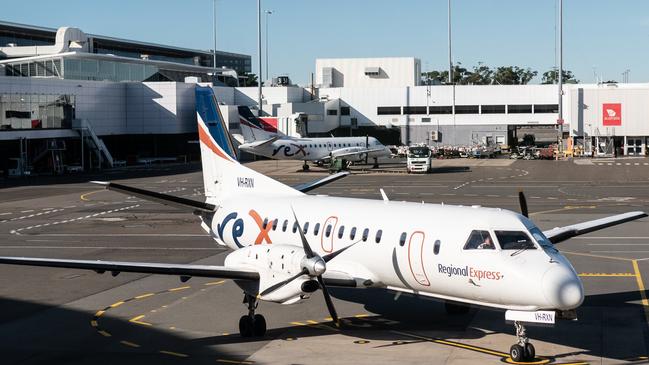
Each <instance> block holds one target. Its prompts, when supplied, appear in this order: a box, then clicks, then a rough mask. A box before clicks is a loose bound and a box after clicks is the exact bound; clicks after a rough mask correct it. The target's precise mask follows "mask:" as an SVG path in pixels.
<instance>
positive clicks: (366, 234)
mask: <svg viewBox="0 0 649 365" xmlns="http://www.w3.org/2000/svg"><path fill="white" fill-rule="evenodd" d="M369 235H370V229H369V228H365V229H364V230H363V242H365V241H367V237H369Z"/></svg>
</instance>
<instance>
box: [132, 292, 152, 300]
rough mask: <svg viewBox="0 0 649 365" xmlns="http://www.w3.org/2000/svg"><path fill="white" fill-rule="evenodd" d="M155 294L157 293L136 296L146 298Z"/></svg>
mask: <svg viewBox="0 0 649 365" xmlns="http://www.w3.org/2000/svg"><path fill="white" fill-rule="evenodd" d="M154 295H155V293H147V294H142V295H138V296H137V297H135V299H144V298H148V297H152V296H154Z"/></svg>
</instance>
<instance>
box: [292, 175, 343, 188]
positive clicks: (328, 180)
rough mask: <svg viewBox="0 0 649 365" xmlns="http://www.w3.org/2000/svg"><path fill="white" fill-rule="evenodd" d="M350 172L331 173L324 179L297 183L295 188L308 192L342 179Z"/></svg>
mask: <svg viewBox="0 0 649 365" xmlns="http://www.w3.org/2000/svg"><path fill="white" fill-rule="evenodd" d="M349 174H350V172H349V171H341V172H339V173H336V174H333V175H329V176H327V177H325V178H322V179H318V180H315V181H311V182H308V183H304V184H299V185H295V186H293V188H294V189H295V190H299V191H301V192H303V193H306V192H308V191H311V190H313V189H315V188H319V187H321V186H324V185H327V184H329V183H332V182H334V181H336V180H340V179H342V178H343V177H345V176H347V175H349Z"/></svg>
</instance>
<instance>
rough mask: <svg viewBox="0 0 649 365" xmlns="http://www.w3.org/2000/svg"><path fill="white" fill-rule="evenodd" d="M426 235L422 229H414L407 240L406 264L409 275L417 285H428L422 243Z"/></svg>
mask: <svg viewBox="0 0 649 365" xmlns="http://www.w3.org/2000/svg"><path fill="white" fill-rule="evenodd" d="M425 241H426V235H425V234H424V232H422V231H415V232H413V233H412V234H411V235H410V238H409V240H408V266H409V270H410V275H411V277H412V278H414V280H415V281H416V282H417V284H419V285H423V286H430V281H429V280H428V275H427V274H426V269H425V263H424V257H425V255H424V243H425Z"/></svg>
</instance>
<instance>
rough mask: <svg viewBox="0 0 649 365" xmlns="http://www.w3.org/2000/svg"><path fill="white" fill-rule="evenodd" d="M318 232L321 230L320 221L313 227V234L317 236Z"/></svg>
mask: <svg viewBox="0 0 649 365" xmlns="http://www.w3.org/2000/svg"><path fill="white" fill-rule="evenodd" d="M318 232H320V223H316V224H315V227H313V235H314V236H317V235H318Z"/></svg>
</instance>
